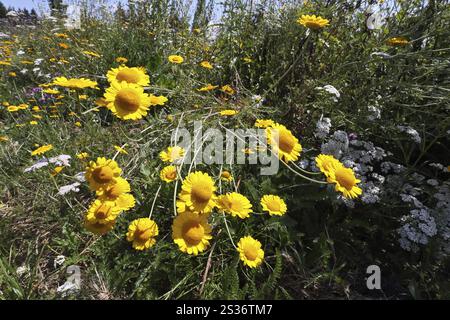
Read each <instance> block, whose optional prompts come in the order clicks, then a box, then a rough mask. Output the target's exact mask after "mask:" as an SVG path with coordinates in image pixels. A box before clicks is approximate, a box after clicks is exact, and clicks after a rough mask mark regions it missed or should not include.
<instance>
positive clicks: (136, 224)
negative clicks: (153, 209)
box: [127, 218, 159, 250]
mask: <svg viewBox="0 0 450 320" xmlns="http://www.w3.org/2000/svg"><path fill="white" fill-rule="evenodd" d="M158 234H159V230H158V225H157V224H156V223H155V221H153V220H151V219H149V218H140V219H136V220H134V221H132V222H131V224H130V225H129V226H128V232H127V241H129V242H132V243H133V248H134V249H136V250H145V249H149V248H151V247H153V246H154V245H155V243H156V239H155V237H156V236H158Z"/></svg>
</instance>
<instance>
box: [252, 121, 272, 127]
mask: <svg viewBox="0 0 450 320" xmlns="http://www.w3.org/2000/svg"><path fill="white" fill-rule="evenodd" d="M274 124H275V122H274V121H273V120H270V119H256V121H255V127H257V128H268V127H272V126H273V125H274Z"/></svg>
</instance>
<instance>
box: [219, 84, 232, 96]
mask: <svg viewBox="0 0 450 320" xmlns="http://www.w3.org/2000/svg"><path fill="white" fill-rule="evenodd" d="M220 90H222V91H223V92H225V93H226V94H229V95H233V94H235V91H234V89H233V88H232V87H231V86H229V85H228V84H226V85H224V86H222V88H220Z"/></svg>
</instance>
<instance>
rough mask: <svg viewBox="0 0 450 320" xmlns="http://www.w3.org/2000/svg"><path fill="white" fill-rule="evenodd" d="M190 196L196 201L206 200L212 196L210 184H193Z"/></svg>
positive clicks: (202, 201)
mask: <svg viewBox="0 0 450 320" xmlns="http://www.w3.org/2000/svg"><path fill="white" fill-rule="evenodd" d="M191 196H192V199H193V200H194V201H196V202H200V203H204V202H208V201H209V199H211V197H212V189H211V187H210V186H205V185H194V186H193V187H192V191H191Z"/></svg>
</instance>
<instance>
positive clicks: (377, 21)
mask: <svg viewBox="0 0 450 320" xmlns="http://www.w3.org/2000/svg"><path fill="white" fill-rule="evenodd" d="M383 24H384V19H383V16H382V15H381V13H380V12H375V13H373V14H372V15H371V16H370V17H369V18H367V21H366V25H367V29H369V30H376V29H381V27H382V26H383Z"/></svg>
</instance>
